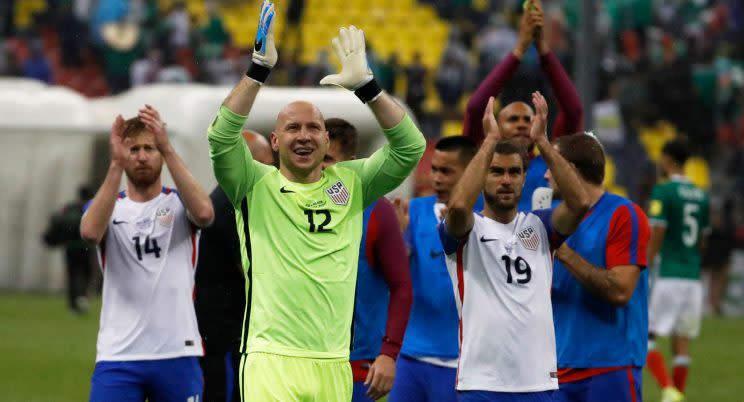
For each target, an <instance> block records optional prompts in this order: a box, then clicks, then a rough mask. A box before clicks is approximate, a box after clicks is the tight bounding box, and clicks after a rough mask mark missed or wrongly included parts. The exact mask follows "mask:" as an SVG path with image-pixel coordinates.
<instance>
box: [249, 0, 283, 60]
mask: <svg viewBox="0 0 744 402" xmlns="http://www.w3.org/2000/svg"><path fill="white" fill-rule="evenodd" d="M275 15H276V10H275V9H274V4H273V3H272V2H270V1H269V0H264V1H263V3H262V4H261V13H260V14H259V17H258V30H257V31H256V40H255V41H254V43H253V56H252V59H253V62H254V63H256V64H260V65H262V66H264V67H266V68H272V67H274V65H275V64H276V61H277V60H278V59H279V55H278V54H277V52H276V46H275V45H274V16H275Z"/></svg>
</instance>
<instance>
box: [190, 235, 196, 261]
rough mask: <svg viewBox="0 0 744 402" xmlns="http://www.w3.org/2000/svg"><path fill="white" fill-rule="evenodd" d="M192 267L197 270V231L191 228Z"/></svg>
mask: <svg viewBox="0 0 744 402" xmlns="http://www.w3.org/2000/svg"><path fill="white" fill-rule="evenodd" d="M191 267H192V268H194V269H196V230H194V228H193V227H192V228H191Z"/></svg>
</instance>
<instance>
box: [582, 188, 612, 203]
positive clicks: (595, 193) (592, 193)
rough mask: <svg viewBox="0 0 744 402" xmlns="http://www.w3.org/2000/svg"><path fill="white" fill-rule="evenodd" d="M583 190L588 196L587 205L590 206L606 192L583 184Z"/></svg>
mask: <svg viewBox="0 0 744 402" xmlns="http://www.w3.org/2000/svg"><path fill="white" fill-rule="evenodd" d="M584 190H586V193H587V195H589V205H591V206H594V204H596V203H597V201H599V199H600V198H602V196H603V195H604V193H606V192H607V191H606V190H605V188H604V187H602V186H595V185H591V184H584Z"/></svg>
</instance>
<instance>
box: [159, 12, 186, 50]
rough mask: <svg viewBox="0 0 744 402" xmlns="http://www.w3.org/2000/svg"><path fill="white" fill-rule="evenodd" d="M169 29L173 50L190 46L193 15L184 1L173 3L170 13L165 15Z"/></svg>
mask: <svg viewBox="0 0 744 402" xmlns="http://www.w3.org/2000/svg"><path fill="white" fill-rule="evenodd" d="M165 21H166V26H167V29H168V44H169V45H170V46H171V47H172V50H177V49H181V48H186V47H188V46H189V38H190V30H191V17H189V12H188V10H187V9H186V4H184V2H183V1H177V2H175V3H174V4H173V7H172V8H171V10H170V12H169V13H168V15H167V16H166V17H165Z"/></svg>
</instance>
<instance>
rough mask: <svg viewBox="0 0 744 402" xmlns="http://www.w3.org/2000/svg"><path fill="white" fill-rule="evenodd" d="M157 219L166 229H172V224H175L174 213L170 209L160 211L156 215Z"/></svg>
mask: <svg viewBox="0 0 744 402" xmlns="http://www.w3.org/2000/svg"><path fill="white" fill-rule="evenodd" d="M155 217H156V218H157V219H158V222H159V223H160V224H161V225H163V226H165V227H170V226H171V224H173V211H171V209H170V208H168V207H165V208H160V209H158V212H156V213H155Z"/></svg>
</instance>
